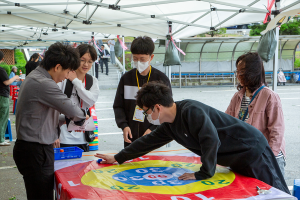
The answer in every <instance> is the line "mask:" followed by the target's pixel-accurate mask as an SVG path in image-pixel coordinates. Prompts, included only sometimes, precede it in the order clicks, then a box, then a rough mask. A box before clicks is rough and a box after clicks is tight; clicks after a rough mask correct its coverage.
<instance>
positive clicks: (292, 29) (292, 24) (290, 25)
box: [250, 18, 300, 36]
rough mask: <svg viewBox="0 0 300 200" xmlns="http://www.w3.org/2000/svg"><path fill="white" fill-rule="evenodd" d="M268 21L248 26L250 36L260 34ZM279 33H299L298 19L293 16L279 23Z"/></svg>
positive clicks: (299, 23)
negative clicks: (283, 22)
mask: <svg viewBox="0 0 300 200" xmlns="http://www.w3.org/2000/svg"><path fill="white" fill-rule="evenodd" d="M267 25H268V23H266V24H260V25H252V26H250V28H251V30H250V36H261V34H260V33H261V32H262V31H263V30H265V29H266V28H267ZM279 35H300V21H299V20H298V18H293V19H291V20H290V21H288V22H287V23H285V24H283V25H281V27H280V30H279Z"/></svg>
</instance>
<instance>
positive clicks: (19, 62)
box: [0, 49, 26, 75]
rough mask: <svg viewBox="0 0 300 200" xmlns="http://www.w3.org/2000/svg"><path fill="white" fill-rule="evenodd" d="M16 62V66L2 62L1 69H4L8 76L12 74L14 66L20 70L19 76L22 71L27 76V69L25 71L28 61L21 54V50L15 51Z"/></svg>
mask: <svg viewBox="0 0 300 200" xmlns="http://www.w3.org/2000/svg"><path fill="white" fill-rule="evenodd" d="M15 62H16V63H15V65H8V64H6V63H4V62H2V63H1V64H0V67H3V68H4V69H5V71H6V73H7V74H8V75H9V74H10V72H11V68H12V67H13V66H16V67H17V68H18V72H17V74H18V75H19V73H20V70H21V71H22V73H23V74H25V73H26V69H25V65H26V60H25V57H24V54H23V53H22V52H21V50H20V49H16V50H15Z"/></svg>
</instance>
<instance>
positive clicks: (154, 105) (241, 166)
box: [96, 82, 289, 194]
mask: <svg viewBox="0 0 300 200" xmlns="http://www.w3.org/2000/svg"><path fill="white" fill-rule="evenodd" d="M137 104H138V106H140V107H141V108H143V110H144V114H145V116H147V119H148V121H149V122H150V123H154V124H161V123H162V124H161V125H160V126H158V127H157V128H156V129H155V130H154V131H153V132H151V133H150V134H148V135H146V136H144V137H142V138H139V139H138V140H136V141H135V142H133V143H132V144H131V145H130V146H128V147H126V148H125V149H123V150H122V151H121V152H119V153H118V154H117V155H115V156H111V155H103V154H97V155H96V157H99V158H103V159H105V161H102V162H103V163H113V162H115V161H117V162H118V163H119V164H122V163H123V162H125V161H126V160H130V159H134V158H137V157H140V156H142V155H145V154H147V153H149V152H150V151H152V150H154V149H157V148H159V147H161V146H163V145H165V144H167V143H169V142H171V141H172V140H175V141H177V142H178V143H179V144H181V145H183V146H184V147H186V148H187V149H189V150H190V151H192V152H194V153H195V154H197V155H199V156H201V162H202V166H201V168H200V170H199V171H198V172H195V173H184V174H183V175H181V176H180V177H179V179H181V180H193V179H196V180H203V179H207V178H210V177H212V176H213V175H214V174H215V170H216V165H217V164H219V165H222V166H226V167H230V168H231V169H232V170H233V171H235V172H237V173H240V174H242V175H244V176H248V177H253V178H256V179H258V180H261V181H263V182H265V183H267V184H269V185H271V186H273V187H275V188H278V189H279V190H282V191H284V192H286V193H288V194H289V189H288V187H287V185H286V183H285V180H284V178H283V175H282V173H281V171H280V168H279V166H278V164H277V161H276V158H275V157H274V154H273V152H272V150H271V149H270V147H269V145H268V142H267V140H266V138H265V137H264V135H263V134H262V133H261V132H260V131H259V130H257V129H256V128H255V127H253V126H251V125H249V124H247V123H245V122H243V121H241V120H239V119H236V118H234V117H232V116H230V115H228V114H226V113H223V112H221V111H219V110H216V109H214V108H212V107H209V106H207V105H205V104H203V103H200V102H198V101H194V100H183V101H178V102H174V101H173V98H172V95H171V90H170V89H169V88H168V87H167V86H165V85H164V84H161V83H158V82H150V83H148V84H147V85H145V86H143V88H142V89H141V90H140V91H138V93H137Z"/></svg>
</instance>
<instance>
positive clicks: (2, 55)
mask: <svg viewBox="0 0 300 200" xmlns="http://www.w3.org/2000/svg"><path fill="white" fill-rule="evenodd" d="M3 58H4V53H3V52H2V51H0V61H1V60H2V59H3Z"/></svg>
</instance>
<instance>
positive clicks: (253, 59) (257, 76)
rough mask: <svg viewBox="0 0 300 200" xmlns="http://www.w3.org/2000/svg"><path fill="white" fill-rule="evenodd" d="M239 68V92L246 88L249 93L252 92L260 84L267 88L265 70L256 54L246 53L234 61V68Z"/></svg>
mask: <svg viewBox="0 0 300 200" xmlns="http://www.w3.org/2000/svg"><path fill="white" fill-rule="evenodd" d="M238 65H240V66H241V69H240V70H239V76H240V82H241V83H242V84H243V86H241V83H239V84H238V86H237V89H238V90H241V89H242V88H243V87H246V88H248V90H250V92H252V93H253V92H254V91H255V90H256V89H258V88H259V87H260V86H261V85H262V84H264V85H265V86H268V84H267V83H266V81H265V69H264V64H263V61H262V59H261V57H260V56H259V55H258V53H251V52H249V53H246V54H244V55H241V56H240V57H239V58H238V59H237V60H236V67H238Z"/></svg>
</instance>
